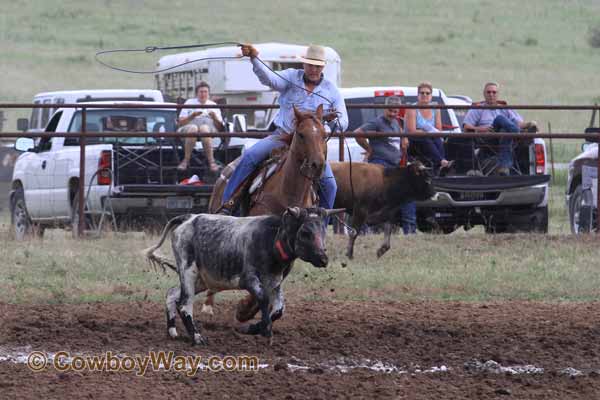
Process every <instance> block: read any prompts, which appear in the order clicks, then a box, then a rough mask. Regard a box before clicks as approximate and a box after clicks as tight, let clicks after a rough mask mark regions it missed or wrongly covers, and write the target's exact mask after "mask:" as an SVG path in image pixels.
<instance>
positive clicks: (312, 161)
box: [290, 105, 327, 180]
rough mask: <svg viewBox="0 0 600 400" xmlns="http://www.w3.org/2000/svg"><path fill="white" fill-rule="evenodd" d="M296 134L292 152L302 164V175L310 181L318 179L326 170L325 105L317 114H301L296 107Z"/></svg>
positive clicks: (320, 107)
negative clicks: (322, 119) (323, 121)
mask: <svg viewBox="0 0 600 400" xmlns="http://www.w3.org/2000/svg"><path fill="white" fill-rule="evenodd" d="M294 115H295V117H296V132H295V134H294V137H293V139H292V144H291V146H290V152H291V154H292V157H294V159H296V160H297V161H298V162H299V163H300V164H301V166H300V173H301V174H302V175H304V176H305V177H307V178H310V179H313V180H314V179H318V178H319V177H320V176H321V174H322V172H323V168H325V155H326V154H327V144H326V142H325V137H326V133H325V128H324V127H323V124H322V123H321V118H322V117H323V105H320V106H319V107H318V108H317V111H316V112H315V113H311V112H301V111H298V109H297V108H296V107H295V106H294Z"/></svg>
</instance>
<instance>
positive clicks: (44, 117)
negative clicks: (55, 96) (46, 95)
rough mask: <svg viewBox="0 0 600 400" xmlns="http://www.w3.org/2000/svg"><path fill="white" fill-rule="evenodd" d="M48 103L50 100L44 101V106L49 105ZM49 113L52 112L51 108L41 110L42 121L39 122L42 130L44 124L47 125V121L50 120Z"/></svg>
mask: <svg viewBox="0 0 600 400" xmlns="http://www.w3.org/2000/svg"><path fill="white" fill-rule="evenodd" d="M50 103H52V99H46V100H44V104H50ZM51 111H52V109H51V108H42V121H41V124H42V125H41V127H42V128H44V127H45V126H46V124H47V123H48V119H50V113H51Z"/></svg>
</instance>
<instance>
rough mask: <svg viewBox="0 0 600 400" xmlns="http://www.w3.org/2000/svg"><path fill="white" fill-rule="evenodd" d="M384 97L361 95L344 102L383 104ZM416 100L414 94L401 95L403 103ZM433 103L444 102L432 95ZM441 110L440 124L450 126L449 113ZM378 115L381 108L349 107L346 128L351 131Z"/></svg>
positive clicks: (381, 113)
mask: <svg viewBox="0 0 600 400" xmlns="http://www.w3.org/2000/svg"><path fill="white" fill-rule="evenodd" d="M384 100H385V97H384V96H378V97H361V98H356V99H347V100H346V104H384ZM416 102H417V97H416V96H402V103H403V104H415V103H416ZM432 102H433V103H437V104H444V103H443V101H442V99H441V97H439V96H437V97H433V99H432ZM441 111H442V125H443V126H444V127H447V126H451V125H452V123H451V122H450V115H448V110H441ZM380 115H383V109H382V108H378V109H373V108H363V109H359V108H350V109H348V119H349V123H348V130H349V131H353V130H355V129H356V128H358V127H359V126H361V125H363V124H365V123H366V122H367V121H369V120H371V119H373V118H376V117H378V116H380Z"/></svg>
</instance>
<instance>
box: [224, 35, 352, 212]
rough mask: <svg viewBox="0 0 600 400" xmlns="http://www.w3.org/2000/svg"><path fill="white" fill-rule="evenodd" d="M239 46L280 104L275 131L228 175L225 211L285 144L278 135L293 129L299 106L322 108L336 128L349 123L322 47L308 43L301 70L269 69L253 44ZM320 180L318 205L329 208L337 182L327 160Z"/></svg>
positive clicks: (230, 207) (303, 109)
mask: <svg viewBox="0 0 600 400" xmlns="http://www.w3.org/2000/svg"><path fill="white" fill-rule="evenodd" d="M241 48H242V55H243V56H246V57H250V60H251V62H252V66H253V70H254V73H255V74H256V76H257V77H258V79H259V80H260V82H261V83H262V84H263V85H266V86H268V87H270V88H272V89H273V90H276V91H278V92H279V93H280V96H279V106H280V108H279V113H278V114H277V116H276V117H275V125H276V129H275V131H274V132H273V133H272V134H271V135H270V136H268V137H266V138H264V139H261V140H260V141H259V142H257V143H256V144H255V145H253V146H252V147H250V148H249V149H247V150H246V151H245V152H244V154H243V155H242V158H241V160H240V162H239V164H238V166H237V167H236V169H235V171H234V172H233V174H232V175H231V177H230V179H229V181H228V183H227V186H226V187H225V190H224V191H223V198H222V202H223V204H224V205H223V208H222V209H223V210H224V211H225V213H232V212H233V211H234V210H235V209H236V208H237V201H238V198H239V197H240V195H241V193H240V192H241V190H239V189H240V188H241V187H242V186H243V185H242V184H243V183H244V181H245V180H246V179H247V178H248V177H249V176H250V175H251V174H252V173H253V172H254V171H255V169H256V168H257V167H258V166H259V165H260V164H261V162H262V161H264V160H265V159H266V158H267V157H269V155H270V154H271V151H272V150H274V149H276V148H279V147H282V146H284V145H285V142H284V141H283V140H280V137H281V135H284V134H289V135H293V134H294V133H295V131H296V129H297V126H296V124H297V123H298V121H297V116H298V115H299V114H298V110H302V111H310V112H315V111H317V110H318V109H319V112H318V113H317V114H318V115H321V110H322V109H324V110H325V113H324V114H323V119H324V120H325V121H327V122H330V121H333V120H335V119H336V118H338V121H339V129H341V130H342V131H345V130H346V129H347V127H348V113H347V111H346V105H345V104H344V100H343V98H342V96H341V94H340V92H339V90H338V88H337V87H336V85H335V83H333V82H331V81H329V80H328V79H326V78H325V77H324V75H323V69H324V67H325V62H326V57H325V49H324V48H323V47H321V46H316V45H311V46H309V47H308V49H307V51H306V54H305V56H304V57H300V59H301V60H302V62H303V63H304V68H303V69H302V70H300V69H293V68H290V69H286V70H284V71H281V72H279V73H275V72H273V71H271V70H270V69H268V68H267V67H266V66H265V65H264V64H263V63H262V62H261V61H260V60H259V59H258V50H256V48H254V47H253V46H252V45H250V44H245V45H242V46H241ZM320 106H321V107H320ZM318 172H320V171H318ZM319 181H320V185H319V193H318V195H319V205H320V206H321V207H323V208H327V209H331V208H333V202H334V200H335V194H336V191H337V186H336V183H335V177H334V176H333V172H332V171H331V167H330V166H329V164H328V163H325V167H324V170H323V171H322V174H320V180H319Z"/></svg>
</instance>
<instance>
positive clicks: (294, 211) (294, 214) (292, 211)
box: [287, 207, 300, 218]
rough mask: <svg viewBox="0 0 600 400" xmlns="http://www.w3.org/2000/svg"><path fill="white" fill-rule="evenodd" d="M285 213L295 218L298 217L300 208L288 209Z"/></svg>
mask: <svg viewBox="0 0 600 400" xmlns="http://www.w3.org/2000/svg"><path fill="white" fill-rule="evenodd" d="M287 211H288V212H289V213H290V214H292V215H293V216H294V217H296V218H298V217H299V216H300V208H298V207H288V208H287Z"/></svg>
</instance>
